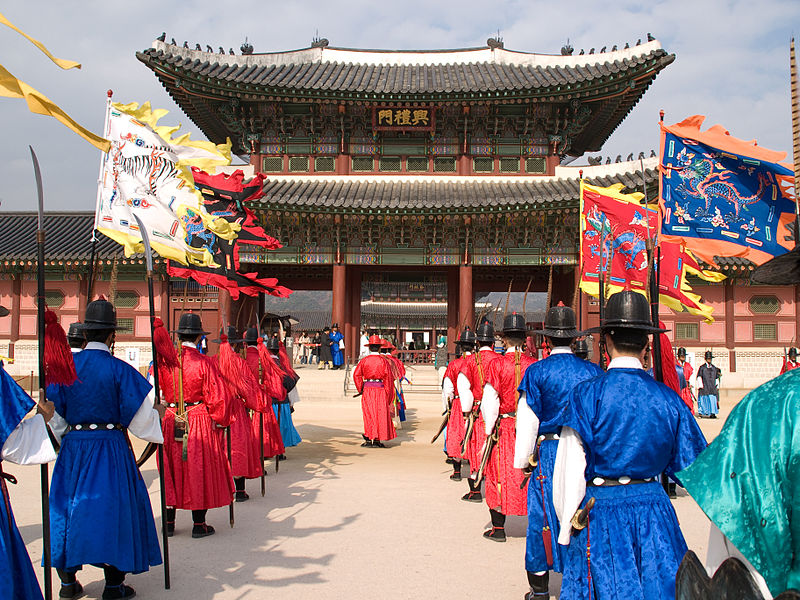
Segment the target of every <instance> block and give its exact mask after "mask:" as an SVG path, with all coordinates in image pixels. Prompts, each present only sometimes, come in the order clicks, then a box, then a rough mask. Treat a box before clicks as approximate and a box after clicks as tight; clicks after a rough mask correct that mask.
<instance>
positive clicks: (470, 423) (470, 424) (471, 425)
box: [461, 411, 477, 455]
mask: <svg viewBox="0 0 800 600" xmlns="http://www.w3.org/2000/svg"><path fill="white" fill-rule="evenodd" d="M476 419H477V417H476V416H475V411H472V412H470V413H469V417H467V429H466V431H465V432H464V440H463V441H462V442H461V454H462V455H463V454H466V453H467V446H469V441H470V439H472V433H473V431H474V429H475V420H476Z"/></svg>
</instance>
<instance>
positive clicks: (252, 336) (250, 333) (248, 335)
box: [244, 327, 258, 346]
mask: <svg viewBox="0 0 800 600" xmlns="http://www.w3.org/2000/svg"><path fill="white" fill-rule="evenodd" d="M244 341H245V343H246V344H250V345H251V346H253V345H255V344H256V343H257V342H258V327H248V328H247V329H246V330H245V332H244Z"/></svg>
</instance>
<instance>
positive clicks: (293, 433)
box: [272, 356, 303, 448]
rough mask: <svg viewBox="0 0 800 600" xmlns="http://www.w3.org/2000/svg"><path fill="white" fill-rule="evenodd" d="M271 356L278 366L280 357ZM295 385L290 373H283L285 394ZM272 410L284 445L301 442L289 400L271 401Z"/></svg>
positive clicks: (287, 446)
mask: <svg viewBox="0 0 800 600" xmlns="http://www.w3.org/2000/svg"><path fill="white" fill-rule="evenodd" d="M273 358H274V359H275V361H276V363H277V364H278V366H279V367H280V359H279V358H278V357H277V356H274V357H273ZM296 385H297V381H296V380H295V379H293V378H292V376H291V375H284V377H283V387H284V388H286V393H287V395H288V393H289V392H291V391H292V390H293V389H294V388H295V386H296ZM272 410H273V412H274V413H275V418H276V419H277V420H278V427H279V429H280V431H281V440H283V445H284V447H286V448H290V447H292V446H297V445H298V444H299V443H300V442H302V441H303V438H301V437H300V434H299V433H298V431H297V429H296V428H295V426H294V421H293V420H292V405H291V404H290V403H289V400H284V401H283V402H273V403H272Z"/></svg>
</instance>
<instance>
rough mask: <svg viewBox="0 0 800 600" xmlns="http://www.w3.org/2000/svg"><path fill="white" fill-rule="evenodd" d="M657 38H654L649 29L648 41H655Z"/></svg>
mask: <svg viewBox="0 0 800 600" xmlns="http://www.w3.org/2000/svg"><path fill="white" fill-rule="evenodd" d="M655 39H656V38H654V37H653V36H652V35H650V32H649V31H648V32H647V41H648V42H653V41H655Z"/></svg>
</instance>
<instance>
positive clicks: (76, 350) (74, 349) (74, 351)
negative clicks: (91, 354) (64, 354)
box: [70, 348, 83, 354]
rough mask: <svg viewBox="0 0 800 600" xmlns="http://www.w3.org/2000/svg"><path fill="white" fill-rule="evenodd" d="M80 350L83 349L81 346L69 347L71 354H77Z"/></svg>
mask: <svg viewBox="0 0 800 600" xmlns="http://www.w3.org/2000/svg"><path fill="white" fill-rule="evenodd" d="M81 350H83V348H70V352H72V353H73V354H77V353H78V352H80V351H81Z"/></svg>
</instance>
